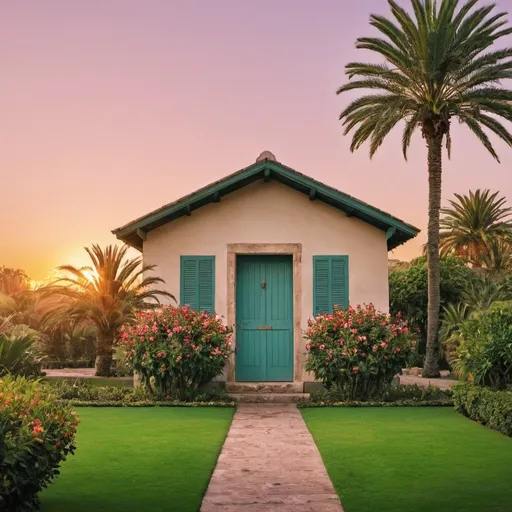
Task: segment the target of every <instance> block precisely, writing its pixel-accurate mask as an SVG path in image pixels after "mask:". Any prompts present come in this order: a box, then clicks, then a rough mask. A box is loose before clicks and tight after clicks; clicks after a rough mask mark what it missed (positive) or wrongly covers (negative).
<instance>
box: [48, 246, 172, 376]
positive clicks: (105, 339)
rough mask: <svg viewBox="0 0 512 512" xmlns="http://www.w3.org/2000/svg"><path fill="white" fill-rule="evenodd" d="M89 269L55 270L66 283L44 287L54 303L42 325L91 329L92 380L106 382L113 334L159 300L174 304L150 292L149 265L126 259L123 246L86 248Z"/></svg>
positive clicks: (162, 293) (156, 280) (151, 267)
mask: <svg viewBox="0 0 512 512" xmlns="http://www.w3.org/2000/svg"><path fill="white" fill-rule="evenodd" d="M85 250H86V251H87V254H88V255H89V257H90V258H91V262H92V266H91V267H83V268H76V267H73V266H71V265H65V266H62V267H59V269H58V270H59V271H61V272H64V273H65V274H67V275H68V277H63V278H61V279H59V280H57V281H56V282H55V283H52V284H51V285H49V286H47V287H46V288H45V289H44V290H42V293H43V294H44V296H51V297H54V298H55V299H60V300H56V301H55V303H54V305H53V307H52V309H51V310H50V311H49V312H48V314H47V315H46V318H45V325H46V327H47V328H50V327H51V326H52V325H56V326H62V325H63V324H65V325H70V324H74V325H83V324H87V325H93V326H94V327H95V328H96V332H97V337H98V339H97V344H96V364H95V367H96V375H100V376H106V377H108V376H110V374H111V372H112V355H113V345H114V340H115V338H116V335H117V333H118V330H119V328H120V327H121V326H122V325H125V324H130V323H133V322H135V319H136V312H137V310H138V309H141V308H147V307H148V306H149V305H150V302H151V301H153V303H155V302H156V303H159V300H160V298H161V297H167V298H169V299H172V300H175V299H174V296H173V295H172V294H171V293H169V292H168V291H165V290H158V289H154V288H153V286H154V285H155V284H157V283H163V282H164V281H163V279H161V278H160V277H155V276H150V275H149V273H150V272H151V271H153V270H154V269H155V265H142V260H141V258H140V257H138V258H133V259H126V252H127V251H128V246H127V245H125V246H123V247H118V246H112V245H109V246H108V247H106V248H105V249H102V248H101V247H100V246H98V245H93V246H92V248H88V247H87V248H86V249H85Z"/></svg>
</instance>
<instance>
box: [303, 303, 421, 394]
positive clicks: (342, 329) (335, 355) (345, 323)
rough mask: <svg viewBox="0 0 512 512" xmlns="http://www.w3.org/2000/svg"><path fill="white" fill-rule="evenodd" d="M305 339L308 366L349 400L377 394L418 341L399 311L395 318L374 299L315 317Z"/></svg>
mask: <svg viewBox="0 0 512 512" xmlns="http://www.w3.org/2000/svg"><path fill="white" fill-rule="evenodd" d="M305 338H306V340H307V341H308V343H307V345H306V350H307V352H306V365H305V368H306V370H307V371H309V372H312V373H313V375H314V376H315V378H316V379H317V380H320V381H322V382H323V384H324V386H325V387H326V388H327V389H328V390H329V389H331V388H333V387H334V388H336V390H337V391H339V392H340V393H341V394H342V395H343V396H345V397H346V398H347V399H351V400H366V399H368V398H372V397H378V396H379V395H380V394H381V393H382V392H383V391H384V390H385V389H386V388H387V387H389V385H390V384H391V381H392V380H393V377H394V376H395V375H397V374H400V373H402V368H404V367H405V366H406V365H407V362H408V360H409V358H410V357H411V356H412V354H413V353H414V352H415V350H416V343H417V340H416V336H415V335H413V334H412V333H411V332H410V331H409V327H408V325H407V322H406V321H405V320H403V319H402V318H401V315H397V317H395V318H393V317H391V316H390V315H389V314H385V313H383V312H382V311H379V310H377V309H376V308H375V307H374V306H373V305H372V304H370V305H368V306H357V307H356V308H355V309H354V308H353V307H349V308H348V310H347V311H344V310H341V309H336V310H335V311H334V313H333V314H326V313H323V314H321V315H318V316H316V317H315V318H314V319H312V320H309V321H308V329H307V330H306V332H305Z"/></svg>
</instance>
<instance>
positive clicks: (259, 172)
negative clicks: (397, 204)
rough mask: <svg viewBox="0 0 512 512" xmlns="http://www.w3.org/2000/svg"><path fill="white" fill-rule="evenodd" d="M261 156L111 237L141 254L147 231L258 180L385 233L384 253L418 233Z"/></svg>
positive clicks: (130, 223)
mask: <svg viewBox="0 0 512 512" xmlns="http://www.w3.org/2000/svg"><path fill="white" fill-rule="evenodd" d="M262 156H267V158H263V159H261V157H260V158H258V160H257V161H256V163H255V164H252V165H250V166H249V167H246V168H245V169H241V170H239V171H237V172H235V173H233V174H230V175H229V176H226V177H225V178H223V179H221V180H219V181H216V182H214V183H211V184H210V185H207V186H206V187H203V188H201V189H199V190H197V191H196V192H193V193H192V194H189V195H187V196H184V197H182V198H181V199H178V200H177V201H174V202H172V203H169V204H167V205H165V206H162V207H161V208H158V210H154V211H152V212H150V213H148V214H147V215H144V216H142V217H139V218H138V219H135V220H134V221H132V222H129V223H128V224H125V225H124V226H121V227H120V228H117V229H114V230H113V231H112V233H113V234H114V235H115V236H116V237H117V238H118V239H119V240H122V241H123V242H125V243H127V244H128V245H131V246H132V247H135V248H136V249H139V250H141V251H142V244H143V241H144V240H145V239H146V234H147V233H148V232H149V231H151V230H153V229H156V228H158V227H160V226H162V225H164V224H167V223H168V222H171V221H173V220H175V219H177V218H179V217H182V216H184V215H191V214H192V212H193V211H194V210H197V209H198V208H201V207H202V206H205V205H206V204H209V203H217V202H219V201H220V200H221V198H222V197H223V196H225V195H227V194H230V193H232V192H234V191H235V190H238V189H240V188H242V187H245V186H246V185H249V184H250V183H253V182H255V181H257V180H260V179H263V180H265V181H269V180H276V181H279V182H280V183H283V184H284V185H287V186H289V187H291V188H293V189H295V190H297V191H298V192H301V193H303V194H305V195H307V196H309V198H310V199H311V200H312V201H313V200H318V201H323V202H324V203H327V204H328V205H330V206H332V207H334V208H337V209H338V210H341V211H343V212H345V213H346V214H347V215H349V216H351V217H356V218H358V219H361V220H363V221H365V222H367V223H368V224H371V225H372V226H375V227H376V228H378V229H381V230H382V231H385V232H386V237H387V240H388V250H391V249H394V248H395V247H397V246H398V245H400V244H403V243H404V242H406V241H407V240H410V239H411V238H414V237H415V236H416V235H417V234H418V233H419V231H420V230H419V229H418V228H416V227H414V226H412V225H411V224H407V223H406V222H404V221H403V220H400V219H398V218H396V217H393V216H392V215H390V214H389V213H386V212H383V211H382V210H379V209H378V208H375V207H373V206H370V205H369V204H367V203H364V202H363V201H360V200H359V199H356V198H355V197H352V196H350V195H348V194H345V193H344V192H341V191H339V190H336V189H335V188H332V187H329V186H328V185H325V184H323V183H320V182H319V181H317V180H314V179H313V178H310V177H309V176H305V175H304V174H301V173H300V172H297V171H295V170H294V169H291V168H290V167H287V166H285V165H283V164H281V163H279V162H276V161H275V159H274V157H273V155H272V153H268V152H265V153H263V154H262Z"/></svg>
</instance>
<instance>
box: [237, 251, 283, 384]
mask: <svg viewBox="0 0 512 512" xmlns="http://www.w3.org/2000/svg"><path fill="white" fill-rule="evenodd" d="M236 274H237V275H236V316H237V319H236V361H235V374H236V380H237V381H240V382H262V381H270V382H277V381H293V267H292V257H291V256H239V257H238V259H237V273H236Z"/></svg>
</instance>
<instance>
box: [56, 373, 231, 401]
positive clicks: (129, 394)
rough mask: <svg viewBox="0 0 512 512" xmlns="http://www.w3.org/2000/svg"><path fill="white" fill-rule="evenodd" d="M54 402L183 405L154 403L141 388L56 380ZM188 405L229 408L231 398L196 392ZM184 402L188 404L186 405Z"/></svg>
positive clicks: (216, 392)
mask: <svg viewBox="0 0 512 512" xmlns="http://www.w3.org/2000/svg"><path fill="white" fill-rule="evenodd" d="M52 386H53V388H54V390H55V396H56V398H57V399H59V400H61V401H63V402H69V403H71V404H73V405H74V406H75V407H81V406H86V407H155V406H178V405H179V406H184V405H186V403H184V402H182V401H180V400H179V399H178V397H176V396H167V397H165V398H160V399H157V400H155V397H154V396H153V395H152V394H151V393H149V392H148V391H147V390H146V388H144V387H136V388H133V387H126V386H95V385H92V384H90V383H87V382H84V381H79V380H77V381H76V382H75V383H70V382H67V381H60V382H56V383H54V384H52ZM188 398H189V400H191V402H190V403H195V404H208V405H219V406H223V405H231V404H233V399H232V398H231V397H229V396H228V395H227V394H226V393H225V391H224V390H222V389H211V390H203V391H198V392H197V393H195V394H193V395H192V394H191V395H190V396H189V397H188ZM187 403H188V402H187Z"/></svg>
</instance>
